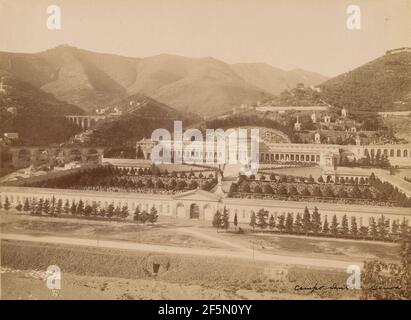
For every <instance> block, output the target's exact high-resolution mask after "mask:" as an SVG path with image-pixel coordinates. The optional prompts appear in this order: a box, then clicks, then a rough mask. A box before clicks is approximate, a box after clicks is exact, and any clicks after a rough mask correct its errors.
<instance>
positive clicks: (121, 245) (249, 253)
mask: <svg viewBox="0 0 411 320" xmlns="http://www.w3.org/2000/svg"><path fill="white" fill-rule="evenodd" d="M204 236H206V235H204ZM207 237H209V236H207ZM0 238H1V239H3V240H16V241H29V242H43V243H51V244H63V245H78V246H88V247H99V248H110V249H123V250H135V251H148V252H156V253H171V254H188V255H197V256H198V255H200V256H213V257H224V258H238V259H247V260H255V261H266V262H273V263H278V264H285V265H299V266H309V267H317V268H327V269H329V268H331V269H346V268H347V266H348V265H352V264H355V265H358V266H360V267H362V265H363V264H362V263H360V262H355V261H352V262H344V261H339V260H329V259H311V258H304V257H297V256H282V255H274V254H265V253H261V252H258V251H254V250H252V249H248V248H244V247H242V246H240V245H234V246H236V247H237V248H238V249H240V251H239V252H236V251H233V250H222V249H204V248H184V247H177V246H164V245H151V244H142V243H130V242H126V241H110V240H97V239H96V240H93V239H80V238H67V237H52V236H29V235H23V234H11V233H2V234H1V235H0ZM211 238H212V237H211ZM221 241H224V240H221ZM224 242H225V241H224ZM231 246H233V244H231Z"/></svg>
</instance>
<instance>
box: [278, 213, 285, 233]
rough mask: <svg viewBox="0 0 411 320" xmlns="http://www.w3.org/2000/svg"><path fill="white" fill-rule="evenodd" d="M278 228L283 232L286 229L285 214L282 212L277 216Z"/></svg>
mask: <svg viewBox="0 0 411 320" xmlns="http://www.w3.org/2000/svg"><path fill="white" fill-rule="evenodd" d="M277 220H278V222H277V229H278V230H280V232H281V233H282V232H283V231H284V229H285V216H284V214H281V215H279V216H278V217H277Z"/></svg>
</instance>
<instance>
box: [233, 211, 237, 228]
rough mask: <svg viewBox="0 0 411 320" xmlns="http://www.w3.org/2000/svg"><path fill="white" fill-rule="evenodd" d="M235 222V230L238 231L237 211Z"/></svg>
mask: <svg viewBox="0 0 411 320" xmlns="http://www.w3.org/2000/svg"><path fill="white" fill-rule="evenodd" d="M233 224H234V228H235V231H237V225H238V220H237V212H236V213H235V214H234V222H233Z"/></svg>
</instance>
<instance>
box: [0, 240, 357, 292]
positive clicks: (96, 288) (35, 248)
mask: <svg viewBox="0 0 411 320" xmlns="http://www.w3.org/2000/svg"><path fill="white" fill-rule="evenodd" d="M1 261H2V269H3V270H4V268H11V269H12V270H20V271H18V272H2V295H3V297H4V298H7V297H9V298H13V297H16V296H21V297H22V298H28V297H26V295H27V293H28V292H30V293H31V295H32V297H29V298H41V297H42V296H44V295H45V294H46V295H47V291H46V293H44V290H43V289H41V283H39V280H38V277H36V278H33V279H31V278H30V277H28V278H29V279H28V280H27V279H25V278H27V276H26V275H25V274H27V272H29V271H30V270H37V271H42V270H43V271H44V270H46V269H47V267H48V266H49V265H52V264H55V265H58V266H59V267H60V269H61V271H62V278H63V279H65V280H63V284H62V285H63V287H62V290H61V292H62V295H61V298H63V299H64V298H66V299H72V298H75V297H77V298H82V297H84V298H85V297H88V298H101V297H102V296H103V298H104V297H106V298H112V299H113V298H115V299H123V298H124V299H136V298H146V299H149V298H151V299H152V298H165V299H184V298H187V297H188V298H190V296H191V298H193V299H195V298H198V299H206V298H207V299H218V298H230V299H231V298H232V299H236V298H237V299H238V298H245V299H248V298H250V299H252V298H254V299H296V298H301V299H312V298H335V299H356V298H358V297H359V292H358V291H351V290H344V291H338V290H323V291H320V292H313V293H310V292H302V291H296V290H295V286H296V285H299V286H304V287H309V286H314V285H315V284H321V285H327V286H331V285H332V284H336V285H339V286H343V285H344V284H345V281H346V278H347V275H346V274H345V273H344V272H338V271H327V270H315V269H306V268H296V267H292V268H289V269H282V268H281V267H279V266H276V265H272V264H268V263H262V262H244V260H236V259H222V258H212V257H198V256H197V257H193V256H188V255H171V254H167V255H161V256H159V255H152V254H149V253H140V252H129V251H122V250H111V249H101V248H84V247H81V248H80V247H75V246H61V245H50V244H41V243H35V244H34V243H26V242H17V241H2V243H1ZM153 261H154V263H157V262H158V261H162V263H164V262H165V261H166V262H167V267H165V264H163V265H162V266H161V267H160V270H159V272H158V274H156V275H155V274H153ZM22 270H26V271H25V272H24V271H22ZM278 271H280V273H281V275H278ZM29 273H30V272H29ZM31 273H33V272H31ZM64 281H66V282H64ZM66 284H67V286H68V291H67V293H65V291H64V290H65V289H64V288H65V285H66ZM43 285H44V282H43ZM30 286H32V287H33V288H32V289H30ZM143 288H144V290H143ZM39 290H40V291H41V292H42V293H40V291H39ZM106 290H107V292H105V293H102V292H101V291H106ZM48 294H49V293H48ZM36 295H38V296H36Z"/></svg>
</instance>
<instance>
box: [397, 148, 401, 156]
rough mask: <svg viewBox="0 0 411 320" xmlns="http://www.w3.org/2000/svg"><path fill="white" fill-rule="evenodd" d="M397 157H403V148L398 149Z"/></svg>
mask: <svg viewBox="0 0 411 320" xmlns="http://www.w3.org/2000/svg"><path fill="white" fill-rule="evenodd" d="M397 157H401V150H400V149H398V150H397Z"/></svg>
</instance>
